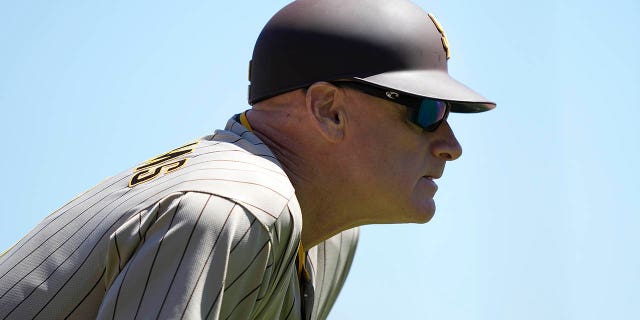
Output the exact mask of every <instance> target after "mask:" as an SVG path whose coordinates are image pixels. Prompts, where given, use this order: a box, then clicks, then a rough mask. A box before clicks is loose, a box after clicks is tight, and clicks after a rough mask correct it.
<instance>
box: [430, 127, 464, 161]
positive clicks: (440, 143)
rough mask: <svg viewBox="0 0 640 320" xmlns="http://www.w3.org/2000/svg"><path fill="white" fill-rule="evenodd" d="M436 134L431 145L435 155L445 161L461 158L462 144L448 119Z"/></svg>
mask: <svg viewBox="0 0 640 320" xmlns="http://www.w3.org/2000/svg"><path fill="white" fill-rule="evenodd" d="M434 134H436V135H437V138H436V139H434V141H433V143H432V145H431V152H432V153H433V155H434V156H436V157H438V158H440V159H442V160H445V161H453V160H456V159H458V158H460V156H461V155H462V146H460V143H459V142H458V139H456V136H455V135H454V134H453V130H452V129H451V126H449V123H448V122H447V121H445V122H443V123H442V125H440V127H439V128H438V130H436V131H435V132H434Z"/></svg>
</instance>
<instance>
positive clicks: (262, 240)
mask: <svg viewBox="0 0 640 320" xmlns="http://www.w3.org/2000/svg"><path fill="white" fill-rule="evenodd" d="M305 227H313V226H305ZM301 228H302V216H301V213H300V207H299V205H298V202H297V199H296V196H295V192H294V189H293V186H292V185H291V183H290V181H289V180H288V178H287V176H286V175H285V173H284V172H283V170H282V168H281V167H280V164H279V163H278V161H277V160H276V158H275V157H274V155H273V153H271V151H270V150H269V149H268V148H267V147H266V146H265V145H264V144H263V143H262V142H261V141H260V140H259V139H258V138H257V137H256V136H255V135H254V134H253V133H251V132H249V131H247V130H246V129H245V128H244V127H243V126H242V125H241V124H240V123H238V122H237V121H235V120H234V119H231V120H229V122H228V124H227V127H226V128H225V130H218V131H216V132H215V134H213V135H211V136H207V137H204V138H202V139H200V140H198V141H195V142H192V143H188V144H186V145H184V146H182V147H180V148H177V149H174V150H172V151H169V152H167V153H165V154H163V155H160V156H158V157H155V158H153V159H151V160H148V161H146V162H145V163H143V164H141V165H140V166H138V167H136V168H134V169H132V170H129V171H126V172H123V173H121V174H119V175H117V176H114V177H111V178H109V179H107V180H105V181H103V182H102V183H100V184H99V185H97V186H96V187H94V188H92V189H91V190H89V191H87V192H85V193H84V194H82V195H81V196H79V197H78V198H76V199H74V200H73V201H71V202H69V203H68V204H66V205H65V206H63V207H62V208H60V209H59V210H57V211H55V212H54V213H53V214H51V215H50V216H48V217H47V218H45V219H44V220H43V221H42V222H41V223H40V224H39V225H38V226H36V227H35V228H34V229H33V230H32V231H31V232H30V233H29V234H27V235H26V236H25V237H24V238H23V239H21V240H20V241H19V242H18V243H17V244H16V245H15V246H14V247H13V248H12V249H11V250H9V251H8V252H7V253H6V254H4V255H3V256H2V257H0V319H90V318H98V319H158V318H159V319H324V318H326V317H327V315H328V313H329V310H330V309H331V306H332V305H333V303H334V302H335V299H336V297H337V295H338V293H339V291H340V289H341V288H342V285H343V283H344V281H345V279H346V275H347V273H348V270H349V268H350V265H351V262H352V260H353V255H354V252H355V247H356V244H357V239H358V229H357V228H356V229H351V230H347V231H345V232H343V233H341V234H338V235H336V236H334V237H333V238H331V239H329V240H327V241H325V242H323V243H321V244H320V245H318V246H316V247H313V248H311V249H310V250H309V251H308V252H307V255H306V259H305V265H306V269H307V271H308V274H309V277H307V278H303V281H302V283H300V282H299V280H298V274H297V267H296V257H297V254H298V252H297V251H298V246H299V241H300V240H299V239H300V232H301ZM303 291H304V292H303ZM304 296H306V298H304Z"/></svg>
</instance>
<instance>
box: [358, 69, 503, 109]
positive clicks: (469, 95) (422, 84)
mask: <svg viewBox="0 0 640 320" xmlns="http://www.w3.org/2000/svg"><path fill="white" fill-rule="evenodd" d="M356 79H358V80H362V81H365V82H369V83H372V84H375V85H378V86H382V87H386V88H393V89H396V90H399V91H402V92H405V93H409V94H413V95H418V96H422V97H428V98H434V99H441V100H445V101H448V102H450V103H451V112H461V113H477V112H484V111H489V110H491V109H493V108H495V107H496V104H495V103H494V102H491V101H489V100H488V99H487V98H485V97H483V96H481V95H480V94H479V93H477V92H475V91H473V90H471V89H470V88H469V87H467V86H465V85H464V84H462V83H460V82H458V81H457V80H456V79H454V78H452V77H451V76H449V74H448V73H447V71H445V70H406V71H392V72H385V73H381V74H377V75H373V76H369V77H365V78H358V77H356Z"/></svg>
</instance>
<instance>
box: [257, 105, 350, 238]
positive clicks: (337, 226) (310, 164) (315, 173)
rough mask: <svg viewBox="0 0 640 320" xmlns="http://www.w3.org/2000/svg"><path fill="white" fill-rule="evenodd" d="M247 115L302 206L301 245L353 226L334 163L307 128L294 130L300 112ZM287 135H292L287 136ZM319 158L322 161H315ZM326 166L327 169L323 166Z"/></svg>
mask: <svg viewBox="0 0 640 320" xmlns="http://www.w3.org/2000/svg"><path fill="white" fill-rule="evenodd" d="M247 117H248V119H249V122H250V123H251V126H252V127H253V132H254V133H255V134H256V135H257V136H258V137H259V138H260V139H261V140H262V141H263V142H264V143H265V144H266V145H267V146H268V147H269V149H270V150H271V151H272V152H273V154H274V155H275V156H276V158H277V159H278V161H279V162H280V164H281V165H282V168H283V170H284V171H285V173H286V174H287V176H288V177H289V180H290V181H291V184H292V185H293V187H294V188H295V190H296V196H297V198H298V202H299V203H300V208H301V210H302V219H303V227H302V235H301V238H302V239H301V240H302V245H303V246H304V247H305V248H311V247H313V246H315V245H317V244H319V243H320V242H322V241H324V240H326V239H328V238H330V237H332V236H333V235H335V234H337V233H339V232H341V231H344V230H346V229H349V228H351V227H354V226H356V225H357V224H356V223H355V222H354V221H349V218H350V215H349V212H346V211H347V210H345V209H344V208H343V207H344V204H345V203H347V201H344V200H346V199H341V198H342V197H344V196H346V195H347V193H346V192H339V191H340V186H341V185H343V183H341V182H340V181H336V178H335V177H334V175H333V174H331V169H330V168H335V166H334V165H332V164H330V163H327V162H325V161H324V159H330V158H331V157H330V155H329V154H328V153H327V154H323V153H322V152H321V151H319V150H321V148H316V142H315V140H314V139H313V137H311V136H310V135H312V133H309V132H310V131H309V130H298V128H300V127H302V128H304V126H301V125H300V124H301V123H304V121H305V119H304V113H297V112H295V111H291V110H286V109H285V108H282V109H280V110H275V111H274V110H268V111H266V110H260V109H253V110H251V111H250V112H248V114H247ZM291 137H296V138H295V139H291ZM319 159H323V161H322V162H323V163H319V162H320V161H318V160H319ZM327 169H328V170H327Z"/></svg>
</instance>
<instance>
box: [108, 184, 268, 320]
mask: <svg viewBox="0 0 640 320" xmlns="http://www.w3.org/2000/svg"><path fill="white" fill-rule="evenodd" d="M272 261H273V258H272V248H271V242H270V236H269V233H268V231H267V230H266V229H265V227H264V226H263V225H262V224H260V222H259V221H256V218H255V217H254V216H253V215H252V214H251V213H249V212H248V211H247V210H245V209H244V208H243V207H242V206H240V205H238V204H237V203H235V202H233V201H231V200H228V199H226V198H222V197H218V196H215V195H209V194H204V193H195V192H190V193H185V194H175V195H172V196H169V197H167V198H165V199H164V200H162V201H160V202H158V203H157V204H156V205H154V206H153V207H151V208H149V209H148V210H143V211H142V212H140V213H138V214H136V215H134V216H132V217H131V218H129V219H128V220H127V222H126V223H124V224H123V225H122V226H121V227H120V228H119V229H118V230H117V231H116V232H115V233H113V234H112V235H111V238H110V243H109V250H108V257H107V266H106V276H105V286H106V289H107V292H106V294H105V296H104V299H103V302H102V304H101V306H100V310H99V313H98V317H97V318H98V319H149V318H151V319H156V318H159V319H249V318H251V312H252V310H253V309H254V306H255V304H256V303H257V302H256V301H259V298H260V297H261V296H262V295H263V294H264V293H265V292H266V291H267V290H268V288H266V286H268V283H269V278H270V275H271V266H272Z"/></svg>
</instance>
